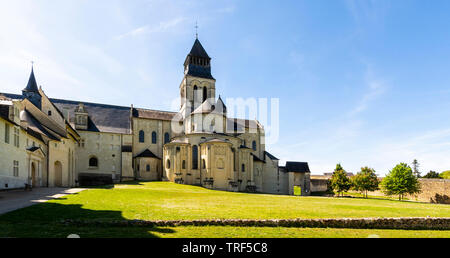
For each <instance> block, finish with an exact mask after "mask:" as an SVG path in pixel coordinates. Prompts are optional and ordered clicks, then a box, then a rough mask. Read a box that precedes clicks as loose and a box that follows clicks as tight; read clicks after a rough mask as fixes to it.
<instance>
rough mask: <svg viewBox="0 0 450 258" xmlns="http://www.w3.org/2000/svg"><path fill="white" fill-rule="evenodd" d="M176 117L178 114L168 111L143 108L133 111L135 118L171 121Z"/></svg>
mask: <svg viewBox="0 0 450 258" xmlns="http://www.w3.org/2000/svg"><path fill="white" fill-rule="evenodd" d="M176 115H177V113H175V112H168V111H160V110H151V109H143V108H134V109H133V117H137V118H145V119H155V120H165V121H171V120H172V119H173V118H174V117H175V116H176Z"/></svg>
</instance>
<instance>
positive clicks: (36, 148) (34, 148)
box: [27, 147, 40, 152]
mask: <svg viewBox="0 0 450 258" xmlns="http://www.w3.org/2000/svg"><path fill="white" fill-rule="evenodd" d="M39 149H40V148H39V147H30V148H28V149H27V151H31V152H35V151H37V150H39Z"/></svg>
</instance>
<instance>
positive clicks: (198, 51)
mask: <svg viewBox="0 0 450 258" xmlns="http://www.w3.org/2000/svg"><path fill="white" fill-rule="evenodd" d="M189 55H190V56H195V57H203V58H209V59H211V58H210V57H209V56H208V53H206V50H205V49H204V48H203V46H202V43H200V40H198V39H196V40H195V42H194V45H193V46H192V49H191V52H189Z"/></svg>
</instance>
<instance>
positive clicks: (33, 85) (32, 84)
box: [23, 62, 39, 92]
mask: <svg viewBox="0 0 450 258" xmlns="http://www.w3.org/2000/svg"><path fill="white" fill-rule="evenodd" d="M31 63H32V65H31V74H30V79H28V84H27V87H26V88H25V89H23V91H25V92H38V91H39V89H38V86H37V82H36V77H34V65H33V64H34V62H31Z"/></svg>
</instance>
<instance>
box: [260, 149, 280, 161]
mask: <svg viewBox="0 0 450 258" xmlns="http://www.w3.org/2000/svg"><path fill="white" fill-rule="evenodd" d="M264 153H265V154H266V155H267V157H269V159H271V160H280V159H278V158H277V157H275V156H274V155H272V154H270V153H269V152H267V151H265V152H264Z"/></svg>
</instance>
